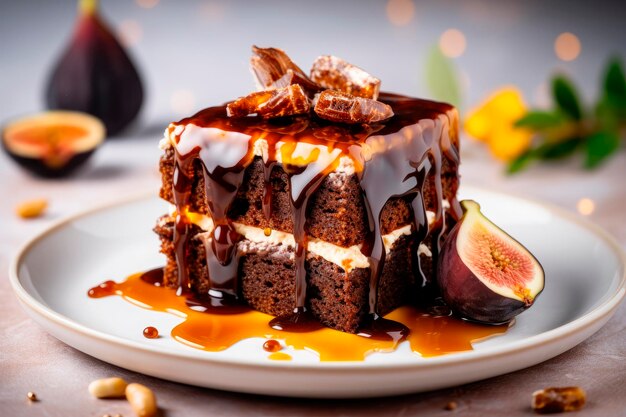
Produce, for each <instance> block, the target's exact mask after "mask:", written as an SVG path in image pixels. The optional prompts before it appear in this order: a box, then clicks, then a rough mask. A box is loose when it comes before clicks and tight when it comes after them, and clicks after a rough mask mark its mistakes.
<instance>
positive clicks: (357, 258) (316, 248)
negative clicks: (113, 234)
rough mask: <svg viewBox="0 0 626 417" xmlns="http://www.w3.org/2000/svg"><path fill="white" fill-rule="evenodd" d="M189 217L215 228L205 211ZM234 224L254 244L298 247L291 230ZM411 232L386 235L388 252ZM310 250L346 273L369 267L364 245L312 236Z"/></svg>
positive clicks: (206, 227)
mask: <svg viewBox="0 0 626 417" xmlns="http://www.w3.org/2000/svg"><path fill="white" fill-rule="evenodd" d="M175 212H176V207H175V206H174V205H170V214H174V213H175ZM187 218H188V219H189V221H191V222H192V223H193V224H195V225H196V226H198V227H199V228H201V229H202V230H204V231H205V232H210V231H211V230H213V220H212V219H211V217H209V216H207V215H205V214H199V213H187ZM233 226H234V227H235V230H236V231H237V233H239V234H240V235H242V236H243V237H244V238H245V239H246V240H249V241H251V242H254V243H261V244H263V243H265V244H270V245H284V246H287V247H291V248H293V247H295V245H296V243H295V239H294V237H293V235H292V234H291V233H286V232H282V231H280V230H271V231H270V234H269V236H268V235H266V234H265V230H264V229H262V228H260V227H254V226H249V225H245V224H241V223H237V222H233ZM410 234H411V225H406V226H404V227H401V228H399V229H396V230H394V231H392V232H391V233H388V234H386V235H383V236H382V239H383V245H384V247H385V253H387V254H389V253H390V252H391V248H392V247H393V245H394V244H395V243H396V241H397V240H398V239H400V238H401V237H402V236H407V235H410ZM307 252H308V254H309V256H319V257H321V258H323V259H325V260H327V261H328V262H332V263H334V264H335V265H338V266H340V267H341V268H343V269H344V270H345V271H346V272H350V271H352V270H353V269H355V268H368V267H369V266H370V263H369V259H368V257H367V256H365V255H363V253H361V245H353V246H350V247H347V248H345V247H343V246H338V245H334V244H332V243H329V242H326V241H323V240H321V239H316V238H310V239H309V241H308V244H307ZM420 253H423V254H425V255H426V256H432V254H431V253H430V251H429V250H428V248H427V247H426V246H425V245H423V244H420V246H419V249H418V254H420Z"/></svg>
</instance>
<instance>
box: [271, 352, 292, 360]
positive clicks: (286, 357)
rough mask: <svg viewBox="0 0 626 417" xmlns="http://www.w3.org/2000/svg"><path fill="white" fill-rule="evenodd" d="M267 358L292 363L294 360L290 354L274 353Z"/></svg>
mask: <svg viewBox="0 0 626 417" xmlns="http://www.w3.org/2000/svg"><path fill="white" fill-rule="evenodd" d="M267 358H268V359H271V360H273V361H290V360H292V359H293V358H292V357H291V355H290V354H288V353H285V352H274V353H272V354H271V355H269V356H268V357H267Z"/></svg>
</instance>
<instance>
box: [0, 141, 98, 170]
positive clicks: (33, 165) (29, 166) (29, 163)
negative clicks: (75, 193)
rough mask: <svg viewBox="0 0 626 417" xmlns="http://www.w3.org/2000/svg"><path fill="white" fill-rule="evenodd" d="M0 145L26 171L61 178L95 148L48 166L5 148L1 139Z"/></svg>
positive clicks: (82, 162) (88, 156) (85, 159)
mask: <svg viewBox="0 0 626 417" xmlns="http://www.w3.org/2000/svg"><path fill="white" fill-rule="evenodd" d="M2 147H3V148H4V150H5V151H6V153H7V154H8V155H9V156H10V157H11V159H13V160H14V161H15V162H17V163H18V164H19V165H20V166H22V167H23V168H24V169H26V170H27V171H28V172H31V173H33V174H34V175H36V176H37V177H40V178H61V177H67V176H69V175H71V174H73V173H74V172H75V171H76V170H77V169H78V168H79V167H81V166H82V165H83V164H84V163H85V162H87V160H88V159H89V158H90V157H91V155H92V154H93V153H94V151H95V150H96V148H94V149H92V150H90V151H87V152H81V153H77V154H75V155H74V156H72V157H71V158H70V159H69V160H68V161H67V162H66V163H65V164H63V166H60V167H50V166H48V165H46V164H45V163H44V161H43V160H41V159H39V158H28V157H25V156H20V155H17V154H14V153H13V152H11V150H10V149H8V148H7V146H6V144H5V143H4V141H2Z"/></svg>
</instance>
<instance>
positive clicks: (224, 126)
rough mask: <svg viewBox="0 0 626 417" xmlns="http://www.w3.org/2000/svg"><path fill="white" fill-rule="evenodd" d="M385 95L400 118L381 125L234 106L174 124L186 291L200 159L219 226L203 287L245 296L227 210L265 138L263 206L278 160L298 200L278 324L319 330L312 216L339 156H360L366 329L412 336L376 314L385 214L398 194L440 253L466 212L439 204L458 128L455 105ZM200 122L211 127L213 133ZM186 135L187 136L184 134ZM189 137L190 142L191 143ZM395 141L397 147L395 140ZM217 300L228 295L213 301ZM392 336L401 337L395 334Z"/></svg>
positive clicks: (178, 244) (377, 334) (373, 334)
mask: <svg viewBox="0 0 626 417" xmlns="http://www.w3.org/2000/svg"><path fill="white" fill-rule="evenodd" d="M379 100H380V101H382V102H384V103H386V104H389V105H390V106H391V107H392V108H393V111H394V116H393V117H392V118H391V119H389V120H387V121H384V122H382V123H375V124H353V125H348V124H338V123H331V122H328V121H326V120H322V119H320V118H318V117H316V116H315V115H314V114H308V115H301V116H292V117H284V118H277V119H269V120H266V119H263V118H260V117H241V118H230V117H228V116H227V112H226V106H218V107H211V108H208V109H205V110H202V111H200V112H199V113H197V114H196V115H194V116H192V117H190V118H186V119H183V120H181V121H180V122H178V123H174V124H172V125H170V127H169V128H168V135H169V136H170V137H173V138H174V140H175V142H176V146H175V147H174V151H175V170H174V179H173V180H174V181H173V189H174V202H175V205H176V212H177V215H176V220H175V228H174V239H173V241H174V247H175V257H176V261H177V264H178V287H179V293H180V294H187V293H189V292H190V290H191V287H190V279H189V270H188V269H189V268H188V265H187V257H188V252H189V248H188V247H189V239H190V236H191V222H190V221H189V219H188V218H187V217H186V213H187V212H188V208H189V205H190V202H191V193H192V188H193V181H194V178H193V173H194V164H196V163H199V164H200V166H201V167H202V172H203V180H204V187H205V194H206V197H207V203H208V208H209V213H208V214H209V215H210V217H211V218H212V219H213V222H214V225H215V227H214V229H213V230H212V231H211V232H210V233H209V236H208V238H206V240H205V246H206V263H207V270H208V277H209V290H208V293H207V294H205V295H206V296H207V297H209V298H217V299H218V300H222V299H227V298H230V299H231V300H234V301H235V302H237V300H238V297H240V294H239V290H238V285H239V282H238V277H237V271H238V265H239V253H238V251H237V250H236V244H237V242H238V240H239V239H240V236H239V235H238V234H237V233H236V231H235V229H234V227H233V225H232V223H231V221H230V219H229V218H228V216H227V213H228V211H229V209H230V208H231V205H232V203H233V201H234V199H235V197H236V195H237V192H238V191H239V188H240V187H241V185H242V183H243V178H244V173H245V168H246V167H247V166H248V165H249V164H250V163H251V162H252V160H253V159H254V156H255V153H254V149H255V148H254V147H255V143H256V142H257V140H261V139H262V140H265V141H266V143H267V155H266V156H264V183H265V190H264V194H263V198H262V202H261V204H262V208H263V213H264V215H265V217H266V218H268V219H269V218H270V217H271V210H270V209H271V200H272V195H271V188H272V187H271V184H270V177H271V172H272V170H273V168H274V167H275V166H276V164H277V163H278V159H277V151H280V161H281V162H280V163H281V166H282V167H283V169H284V171H285V173H286V174H287V177H288V184H287V185H288V188H289V195H290V201H289V202H290V206H291V214H292V220H293V236H294V240H295V251H294V252H295V253H294V270H295V294H294V299H295V305H294V309H293V312H292V313H290V314H289V315H286V316H284V317H277V318H275V319H274V320H273V321H272V327H273V328H274V329H282V330H283V331H290V332H302V331H308V332H311V331H317V330H316V329H317V328H318V327H319V326H318V325H316V324H315V323H316V322H315V320H314V319H313V318H312V317H311V316H310V313H309V312H308V311H307V308H306V300H307V280H306V270H305V260H306V255H307V249H306V247H307V239H308V235H307V230H306V223H307V222H306V220H307V219H306V214H307V209H308V202H309V200H310V198H311V197H312V196H313V195H314V194H315V192H316V191H317V190H318V188H319V186H320V185H321V184H322V182H323V180H324V179H325V178H326V176H327V175H328V174H329V173H331V172H332V171H334V170H335V169H336V168H337V167H338V166H339V164H340V161H341V158H343V157H348V158H350V159H351V160H352V163H353V166H354V168H355V171H356V173H357V177H358V180H359V184H360V187H361V190H362V196H363V200H364V203H365V208H366V211H367V215H368V220H369V233H368V236H367V239H366V242H364V244H363V245H362V252H363V254H364V255H366V256H368V257H369V261H370V262H369V263H370V285H369V313H370V316H371V317H370V319H369V320H368V321H367V322H368V324H367V326H365V327H364V328H363V329H360V333H361V334H362V335H366V336H367V337H369V338H371V339H379V338H382V339H386V340H390V341H391V343H396V342H397V340H401V339H403V338H405V337H406V335H407V334H408V329H407V328H405V327H404V326H402V325H400V324H399V323H394V322H393V321H392V320H388V319H385V320H383V319H381V318H380V317H379V315H378V314H377V308H376V306H377V297H378V281H379V279H380V276H381V273H382V270H383V267H384V264H385V248H384V245H383V241H382V230H381V224H380V220H381V219H380V216H381V213H382V210H383V207H384V206H385V204H386V203H387V202H388V201H389V200H390V199H392V198H397V197H402V198H405V199H406V200H407V201H409V202H410V204H411V207H412V211H413V216H412V220H411V227H412V232H413V233H414V235H415V240H416V241H417V242H421V241H423V240H424V238H425V237H426V236H427V235H429V234H430V236H431V238H432V239H433V245H432V252H433V260H436V258H437V254H438V251H439V249H440V246H441V237H442V236H443V235H444V233H445V232H446V224H445V220H446V216H445V214H448V215H449V216H451V217H452V218H453V219H455V220H457V219H458V218H459V217H460V214H461V210H460V206H459V204H458V202H457V201H456V200H455V199H453V201H450V202H449V203H450V207H449V208H444V207H442V204H440V202H441V201H442V199H443V192H442V178H441V177H442V166H443V158H444V157H445V159H446V161H447V163H448V164H450V165H451V166H453V167H456V166H458V163H459V151H458V140H457V139H458V138H457V135H458V126H457V125H456V124H457V116H456V112H455V110H454V109H453V108H452V107H451V106H449V105H447V104H443V103H436V102H431V101H426V100H420V99H414V98H409V97H404V96H399V95H394V94H389V93H381V95H380V97H379ZM197 129H210V130H209V131H210V132H212V133H210V137H207V136H206V135H205V134H204V133H199V132H198V131H197ZM183 136H184V138H183ZM183 139H184V140H183ZM300 142H303V143H308V144H311V145H314V147H313V149H312V150H311V151H310V153H309V154H308V155H301V154H298V153H297V152H296V148H297V144H298V143H300ZM390 144H395V146H390ZM427 179H431V180H433V181H434V184H435V191H436V197H437V198H436V199H435V204H436V207H435V209H436V211H435V221H434V224H433V225H432V226H430V227H429V225H428V222H427V218H426V208H425V205H424V199H423V197H422V187H423V184H424V182H425V181H426V180H427ZM412 256H413V257H414V258H415V259H414V263H413V264H414V265H416V266H417V267H416V271H415V272H414V275H415V276H416V278H417V280H418V282H421V283H422V285H423V286H431V287H432V285H430V283H429V282H427V278H426V276H425V275H424V274H423V273H422V271H421V267H420V266H419V256H418V255H417V254H416V253H414V254H413V255H412ZM208 304H210V305H216V306H217V305H221V304H222V302H221V301H220V302H217V303H216V302H212V301H209V303H208ZM391 334H393V335H394V336H389V335H391Z"/></svg>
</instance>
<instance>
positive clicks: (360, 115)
mask: <svg viewBox="0 0 626 417" xmlns="http://www.w3.org/2000/svg"><path fill="white" fill-rule="evenodd" d="M314 106H315V107H314V110H315V113H317V115H318V116H319V117H321V118H322V119H326V120H330V121H333V122H342V123H375V122H380V121H382V120H385V119H389V118H390V117H391V116H393V110H391V107H390V106H388V105H387V104H385V103H381V102H380V101H376V100H371V99H369V98H362V97H355V96H353V95H351V94H347V93H341V92H339V91H334V90H326V91H323V92H322V93H320V94H319V95H318V96H316V98H315V100H314Z"/></svg>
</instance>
